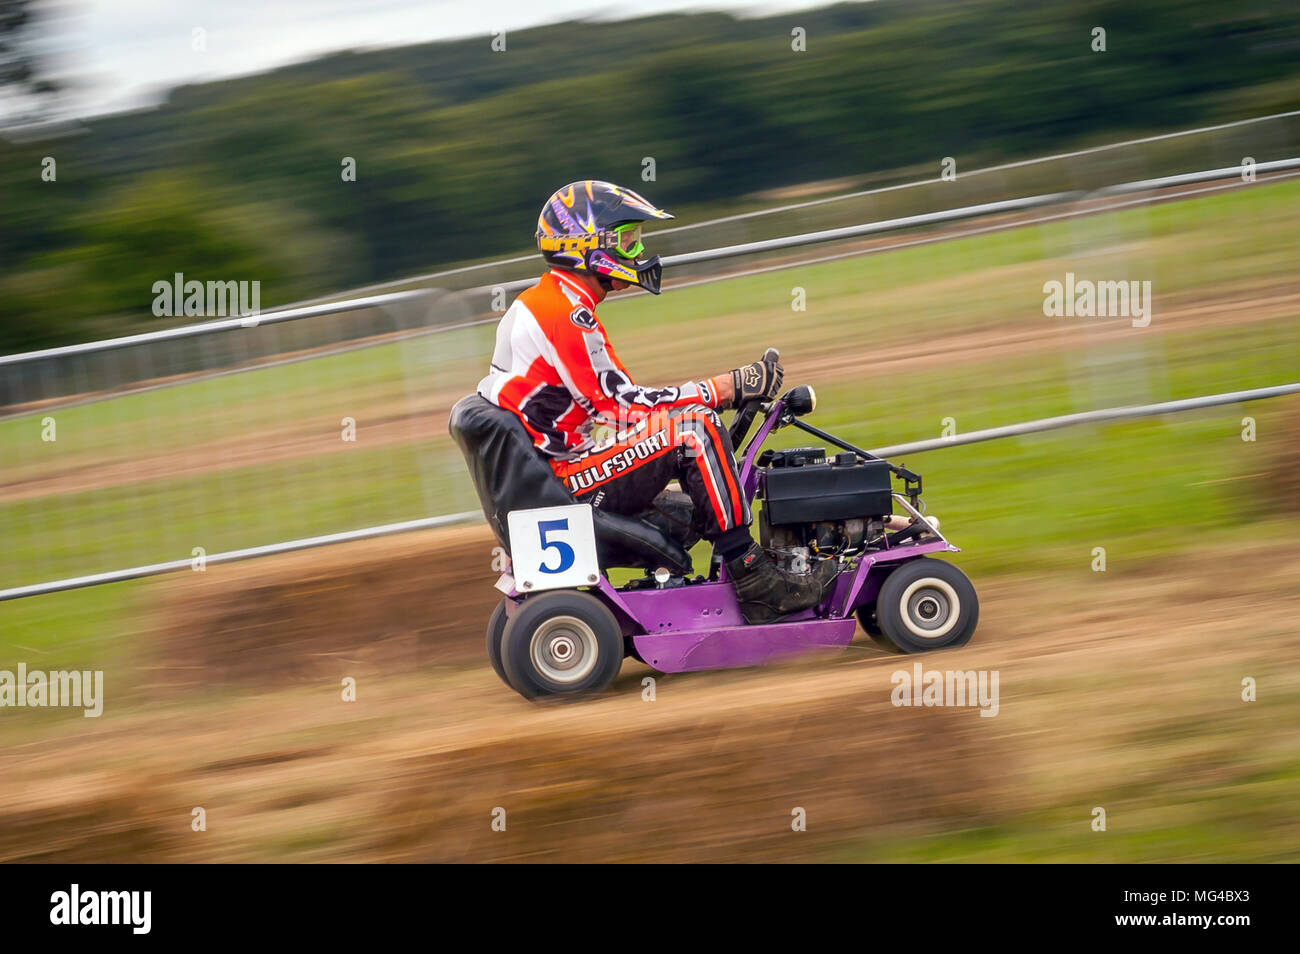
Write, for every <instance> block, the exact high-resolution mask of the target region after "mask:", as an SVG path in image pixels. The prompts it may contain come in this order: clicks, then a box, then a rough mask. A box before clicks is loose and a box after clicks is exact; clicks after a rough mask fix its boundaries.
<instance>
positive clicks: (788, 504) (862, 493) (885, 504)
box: [758, 447, 894, 572]
mask: <svg viewBox="0 0 1300 954" xmlns="http://www.w3.org/2000/svg"><path fill="white" fill-rule="evenodd" d="M758 464H759V466H760V467H764V468H765V471H764V474H763V479H762V481H760V485H759V496H760V499H762V501H763V508H762V512H761V513H760V515H759V542H760V543H761V544H762V545H763V546H764V547H766V548H767V549H769V550H771V551H773V555H774V556H775V557H776V559H777V562H778V563H779V564H780V565H782V566H784V567H785V568H786V569H789V570H793V571H794V572H804V571H806V570H808V569H809V566H810V564H811V563H812V562H813V561H816V560H819V559H824V558H828V557H829V558H838V557H846V556H853V555H855V554H858V553H861V552H862V551H863V550H864V549H866V548H867V547H868V546H869V545H871V544H873V543H875V542H876V541H878V540H879V539H880V538H881V537H883V535H884V532H885V527H884V523H885V518H886V517H887V516H888V515H889V514H891V513H893V509H894V498H893V496H892V487H891V485H890V478H891V476H892V471H891V469H890V465H889V463H888V462H887V461H883V460H863V459H862V458H860V457H859V456H858V455H857V454H854V453H843V454H837V455H835V456H834V457H830V458H828V457H827V456H826V451H825V449H824V448H821V447H799V448H794V449H791V450H780V451H771V450H769V451H764V452H763V454H762V456H761V457H760V458H759V460H758Z"/></svg>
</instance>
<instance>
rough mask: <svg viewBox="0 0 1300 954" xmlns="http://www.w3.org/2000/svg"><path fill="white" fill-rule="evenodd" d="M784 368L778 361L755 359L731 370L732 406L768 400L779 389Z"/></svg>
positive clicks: (783, 375) (774, 395)
mask: <svg viewBox="0 0 1300 954" xmlns="http://www.w3.org/2000/svg"><path fill="white" fill-rule="evenodd" d="M784 377H785V369H784V368H782V367H781V362H779V361H755V362H754V363H753V364H747V365H745V366H744V367H743V368H737V369H736V370H735V371H732V372H731V387H732V390H733V392H734V395H735V396H734V397H733V398H732V402H731V405H732V407H740V406H741V405H742V404H744V403H745V402H746V401H753V400H763V401H770V400H772V398H774V397H776V395H777V392H778V391H780V390H781V380H782V379H783V378H784Z"/></svg>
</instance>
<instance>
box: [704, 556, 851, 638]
mask: <svg viewBox="0 0 1300 954" xmlns="http://www.w3.org/2000/svg"><path fill="white" fill-rule="evenodd" d="M837 572H838V568H837V567H836V564H835V561H834V560H823V561H822V562H821V563H820V564H818V566H817V568H816V569H815V570H814V571H813V572H811V573H791V572H790V571H789V570H783V569H781V568H780V567H779V566H777V565H776V564H775V563H773V562H772V558H771V557H769V556H768V555H767V551H766V550H764V549H763V548H762V547H760V546H759V545H758V544H757V543H751V544H750V545H749V549H747V550H746V551H745V552H744V553H742V554H740V556H737V557H734V558H732V559H730V560H728V561H727V576H728V577H729V578H730V579H731V583H732V585H733V586H734V587H735V588H736V596H738V597H739V598H740V612H741V613H742V614H743V615H744V617H745V622H747V623H773V622H776V621H777V620H778V619H780V618H781V617H782V616H788V615H789V614H790V613H795V612H798V611H799V610H802V609H807V608H808V607H810V606H816V605H817V604H818V603H820V602H821V601H822V600H823V599H824V598H825V596H826V594H827V593H828V592H830V587H831V583H832V582H833V581H834V580H835V575H836V573H837Z"/></svg>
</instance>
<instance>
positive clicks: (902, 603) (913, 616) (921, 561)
mask: <svg viewBox="0 0 1300 954" xmlns="http://www.w3.org/2000/svg"><path fill="white" fill-rule="evenodd" d="M979 615H980V608H979V598H978V597H977V596H976V595H975V587H974V586H973V585H972V584H971V581H970V579H969V578H968V577H967V576H966V574H965V573H963V572H962V571H961V570H959V569H957V567H955V566H953V565H952V564H951V563H945V562H944V561H942V560H931V559H928V558H926V557H919V558H917V559H915V560H912V561H910V562H908V563H904V564H903V565H902V566H900V567H899V568H898V569H896V570H895V571H894V572H893V573H891V574H889V576H888V578H887V579H886V580H885V582H884V583H883V584H881V587H880V595H879V596H878V597H876V613H875V616H876V623H877V624H878V626H879V628H880V632H881V636H882V638H883V639H885V640H887V641H888V642H889V643H890V644H891V645H892V646H893V648H894V651H896V652H902V653H926V652H932V651H933V650H936V649H954V648H956V647H957V646H964V645H966V643H968V642H970V638H971V636H972V635H973V634H974V632H975V626H976V624H977V623H978V622H979Z"/></svg>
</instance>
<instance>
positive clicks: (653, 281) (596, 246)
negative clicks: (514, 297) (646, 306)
mask: <svg viewBox="0 0 1300 954" xmlns="http://www.w3.org/2000/svg"><path fill="white" fill-rule="evenodd" d="M671 218H672V216H671V215H669V214H668V213H667V212H665V211H664V210H663V209H659V208H656V207H655V206H653V205H651V204H650V203H649V202H648V201H647V200H646V199H645V198H644V197H643V196H640V195H638V194H637V193H635V192H633V191H632V190H631V189H624V188H622V187H620V186H616V185H614V184H613V183H612V182H601V181H600V180H599V179H586V180H583V181H582V182H572V183H570V184H569V185H567V186H565V187H564V188H563V189H561V190H559V191H558V192H556V193H555V194H554V195H552V196H551V197H550V198H549V199H547V200H546V204H545V205H544V206H542V211H541V214H540V215H538V216H537V248H538V249H539V250H540V251H541V253H542V258H544V259H546V262H547V264H549V265H552V266H554V267H555V268H569V269H573V270H574V271H578V272H591V273H592V274H594V275H596V276H598V277H600V278H601V279H602V280H614V279H617V280H618V281H623V282H627V283H628V284H629V285H639V286H641V287H642V288H644V289H645V290H646V291H648V292H651V293H653V294H655V295H657V294H659V280H660V278H661V277H662V274H663V267H662V266H661V265H660V264H659V256H658V255H655V256H654V257H653V258H650V259H647V260H646V261H641V260H640V259H639V258H638V256H640V255H641V253H642V252H644V251H645V245H644V244H643V243H642V242H641V223H642V222H647V221H649V220H651V219H671Z"/></svg>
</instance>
